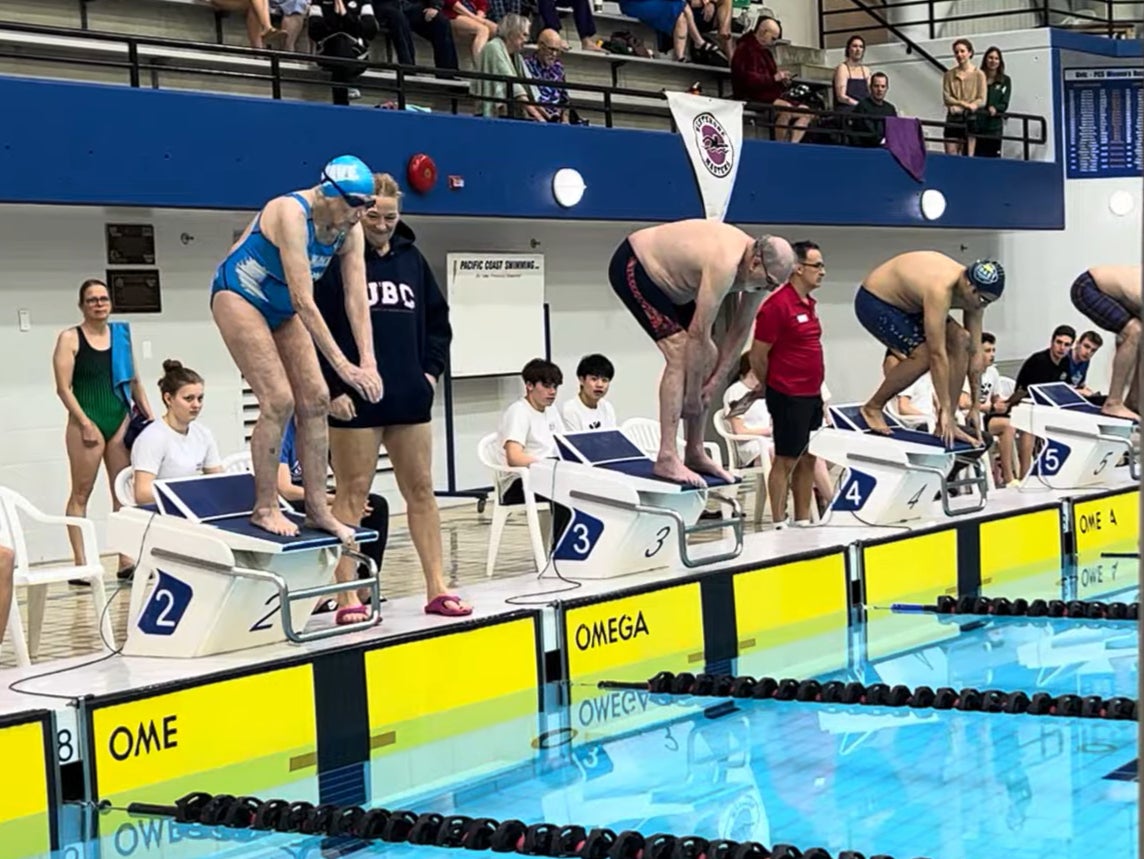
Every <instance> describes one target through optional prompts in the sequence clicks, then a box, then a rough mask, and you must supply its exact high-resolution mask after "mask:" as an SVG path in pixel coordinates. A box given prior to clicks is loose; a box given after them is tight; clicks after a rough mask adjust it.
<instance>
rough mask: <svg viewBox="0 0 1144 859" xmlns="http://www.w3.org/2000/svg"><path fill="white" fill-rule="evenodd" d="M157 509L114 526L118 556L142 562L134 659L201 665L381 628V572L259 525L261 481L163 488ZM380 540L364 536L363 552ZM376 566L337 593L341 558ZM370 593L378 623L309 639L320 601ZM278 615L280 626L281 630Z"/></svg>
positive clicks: (310, 533)
mask: <svg viewBox="0 0 1144 859" xmlns="http://www.w3.org/2000/svg"><path fill="white" fill-rule="evenodd" d="M154 491H155V501H156V503H155V504H154V505H153V506H152V505H148V506H146V507H124V508H122V509H120V510H118V511H116V512H115V513H112V514H111V515H110V516H109V517H108V523H107V536H108V544H109V546H110V548H111V549H112V550H113V551H115V552H119V553H121V554H124V555H127V556H128V557H131V558H136V559H137V560H136V564H135V577H134V583H133V584H132V587H131V604H130V608H129V609H128V615H127V642H126V644H125V645H124V647H123V653H124V654H126V655H129V656H170V657H194V656H207V655H210V654H214V653H227V652H230V651H235V650H244V649H246V648H249V647H258V646H261V645H264V644H275V643H279V642H282V641H285V640H289V641H291V642H294V643H295V644H301V643H304V642H307V641H314V640H316V639H320V638H329V637H331V636H334V635H341V634H344V633H348V632H354V631H358V630H362V629H367V628H369V627H372V626H374V625H376V624H377V623H378V621H380V619H381V617H380V614H379V613H378V610H377V606H378V604H379V602H380V589H379V585H378V578H377V567H376V565H375V564H374V563H373V561H372V560H371V559H369V558H367V557H366V556H364V555H360V554H358V553H357V552H350V551H348V550H345V549H343V548H342V546H341V544H340V543H339V541H338V539H337V538H336V537H334V536H333V535H332V534H329V533H327V532H325V531H317V530H314V529H311V528H305V527H302V519H303V517H302V516H301V515H300V514H298V513H296V512H294V510H293V509H290V508H288V507H286V506H285V505H283V512H284V514H285V515H286V516H287V518H289V519H291V520H292V521H294V522H296V523H297V524H298V526H299V528H300V529H301V530H300V531H299V533H298V534H297V535H296V536H294V537H281V536H278V535H276V534H271V533H269V532H267V531H263V530H262V529H261V528H258V527H256V526H255V525H254V524H252V523H251V521H250V514H251V512H252V510H253V509H254V475H253V474H249V473H242V474H211V475H200V476H196V477H186V478H180V479H177V480H156V481H155V483H154ZM377 538H378V534H377V532H376V531H371V530H367V529H364V528H359V529H357V531H356V533H355V540H356V541H357V542H359V543H363V542H370V541H372V540H376V539H377ZM342 552H345V553H346V554H349V555H351V556H352V557H354V559H355V560H357V561H359V562H361V563H365V564H367V565H368V567H369V570H370V573H371V578H370V579H368V580H360V579H359V580H357V581H353V582H346V583H341V584H331V582H332V581H333V578H334V567H335V565H336V564H337V562H338V558H339V557H340V554H341V553H342ZM360 587H368V588H369V589H370V591H371V592H372V596H373V598H372V600H371V603H370V617H369V619H368V620H365V621H360V622H358V623H352V624H345V625H344V626H332V627H326V628H322V629H318V630H315V631H312V632H304V631H302V630H303V628H304V627H305V625H306V622H307V621H308V620H309V618H310V614H311V612H312V610H313V608H314V605H315V600H316V599H317V598H318V597H323V596H329V595H331V594H336V593H340V592H342V591H348V590H356V589H358V588H360ZM275 615H278V618H279V619H278V621H275V619H274V618H275Z"/></svg>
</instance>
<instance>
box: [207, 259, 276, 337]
mask: <svg viewBox="0 0 1144 859" xmlns="http://www.w3.org/2000/svg"><path fill="white" fill-rule="evenodd" d="M220 292H233V293H234V294H235V295H238V296H240V297H241V298H242V299H243V300H245V301H246V303H247V304H250V305H251V306H253V307H254V309H255V310H257V311H258V312H259V313H261V314H262V317H263V318H264V319H265V320H266V324H267V325H268V326H270V330H271V331H275V330H277V329H278V328H279V327H280V326H281V325H282V324H283V323H284V322H288V321H289V320H290V319H292V318H294V316H295V315H296V313H297V311H295V310H294V304H293V302H291V301H290V292H289V290H287V289H286V287H285V286H282V287H279V288H277V289H276V288H275V287H274V286H271V285H269V284H268V285H267V286H266V288H265V290H264V292H263V294H262V295H258V294H256V293H253V292H251V291H250V290H248V289H245V288H243V287H242V286H241V284H239V283H238V278H237V277H234V276H233V275H232V276H230V277H227V274H226V272H225V271H224V269H223V268H220V269H219V271H218V272H217V273H216V274H215V279H214V281H213V282H212V283H211V303H214V297H215V295H217V294H218V293H220ZM279 293H281V294H279ZM276 299H277V300H276Z"/></svg>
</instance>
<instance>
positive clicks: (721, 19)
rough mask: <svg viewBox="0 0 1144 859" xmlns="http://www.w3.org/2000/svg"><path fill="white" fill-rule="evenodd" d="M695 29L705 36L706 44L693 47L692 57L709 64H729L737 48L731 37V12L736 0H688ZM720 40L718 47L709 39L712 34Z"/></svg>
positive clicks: (698, 61) (696, 60)
mask: <svg viewBox="0 0 1144 859" xmlns="http://www.w3.org/2000/svg"><path fill="white" fill-rule="evenodd" d="M688 5H689V6H690V7H691V17H692V18H693V19H694V21H695V29H697V30H698V31H699V33H700V34H701V35H702V36H703V38H704V44H703V46H702V47H700V48H699V49H698V52H697V49H695V48H693V49H692V51H691V59H693V60H694V61H695V62H697V63H702V64H704V65H709V66H727V65H728V64H729V63H730V62H731V57H732V55H733V52H734V50H735V48H734V42H733V40H732V39H731V14H732V12H734V0H688ZM712 33H714V34H715V35H714V38H715V39H716V40H717V41H718V47H717V48H716V46H715V45H713V44H711V43H710V42H708V41H707V39H708V38H710V34H712Z"/></svg>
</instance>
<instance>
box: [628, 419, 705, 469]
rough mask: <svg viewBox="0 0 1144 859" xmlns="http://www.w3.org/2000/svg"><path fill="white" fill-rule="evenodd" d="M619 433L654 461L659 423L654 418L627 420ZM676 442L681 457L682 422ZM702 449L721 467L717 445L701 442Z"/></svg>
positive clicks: (682, 440)
mask: <svg viewBox="0 0 1144 859" xmlns="http://www.w3.org/2000/svg"><path fill="white" fill-rule="evenodd" d="M620 432H622V433H623V434H624V435H626V436H627V437H628V438H629V439H631V441H632V444H634V445H635V446H636V447H638V448H639V449H640V450H642V451H643V452H644V453H646V454H647V455H648V456H650V457H651V458H652V459H655V457H656V455H657V454H658V453H659V435H660V427H659V421H657V420H655V419H654V418H628V419H627V420H626V421H624V422H623V424H621V425H620ZM678 442H679V455H680V456H683V446H684V444H685V439H684V437H683V424H682V422H681V423H680V425H679V436H678ZM703 449H704V450H705V451H706V452H707V455H708V456H709V457H711V458H712V459H713V460H715V461H716V462H717V463H719V465H720V466H722V465H723V451H722V450H720V448H719V445H717V444H715V442H713V441H705V442H703Z"/></svg>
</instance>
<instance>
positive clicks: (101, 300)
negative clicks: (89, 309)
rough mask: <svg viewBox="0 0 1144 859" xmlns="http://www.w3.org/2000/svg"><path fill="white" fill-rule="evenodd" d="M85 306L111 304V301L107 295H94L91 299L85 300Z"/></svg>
mask: <svg viewBox="0 0 1144 859" xmlns="http://www.w3.org/2000/svg"><path fill="white" fill-rule="evenodd" d="M83 303H84V304H110V303H111V299H110V298H108V297H107V296H106V295H93V296H92V297H91V298H85V299H84V300H83Z"/></svg>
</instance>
